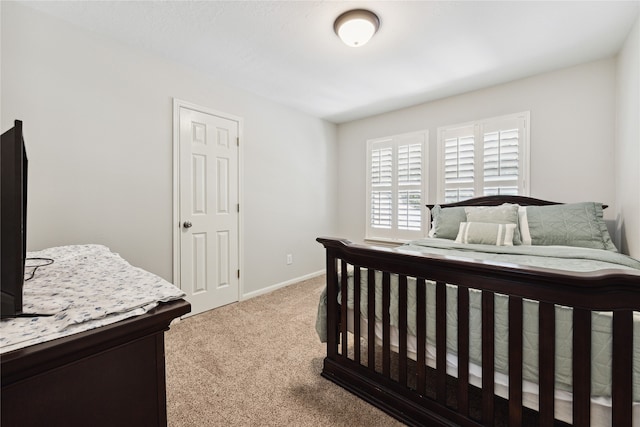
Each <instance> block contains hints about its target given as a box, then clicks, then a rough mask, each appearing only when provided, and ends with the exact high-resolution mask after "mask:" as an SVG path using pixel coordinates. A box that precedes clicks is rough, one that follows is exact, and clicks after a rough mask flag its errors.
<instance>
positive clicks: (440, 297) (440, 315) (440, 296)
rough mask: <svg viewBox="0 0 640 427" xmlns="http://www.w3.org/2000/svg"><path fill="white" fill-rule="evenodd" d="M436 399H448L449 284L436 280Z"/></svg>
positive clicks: (442, 402) (440, 400)
mask: <svg viewBox="0 0 640 427" xmlns="http://www.w3.org/2000/svg"><path fill="white" fill-rule="evenodd" d="M436 400H437V401H438V402H440V403H441V404H445V403H446V401H447V285H446V284H445V283H443V282H436Z"/></svg>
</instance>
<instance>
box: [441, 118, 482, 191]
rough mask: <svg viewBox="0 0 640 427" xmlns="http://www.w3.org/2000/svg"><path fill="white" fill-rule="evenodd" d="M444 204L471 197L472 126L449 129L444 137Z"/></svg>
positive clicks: (472, 178)
mask: <svg viewBox="0 0 640 427" xmlns="http://www.w3.org/2000/svg"><path fill="white" fill-rule="evenodd" d="M444 138H445V139H444V163H443V166H444V188H445V203H451V202H457V201H458V200H461V199H463V198H465V196H468V195H470V194H471V195H473V191H474V176H475V144H474V142H475V135H474V128H473V126H465V127H462V128H458V129H451V130H449V131H447V132H446V134H445V136H444Z"/></svg>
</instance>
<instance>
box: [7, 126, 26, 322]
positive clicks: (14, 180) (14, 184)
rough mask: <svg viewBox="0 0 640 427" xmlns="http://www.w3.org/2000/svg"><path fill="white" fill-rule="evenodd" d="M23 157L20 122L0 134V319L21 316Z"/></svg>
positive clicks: (24, 156)
mask: <svg viewBox="0 0 640 427" xmlns="http://www.w3.org/2000/svg"><path fill="white" fill-rule="evenodd" d="M27 163H28V162H27V154H26V150H25V147H24V139H23V137H22V122H21V121H20V120H16V121H15V123H14V126H13V128H11V129H9V130H8V131H6V132H4V133H3V134H2V141H1V143H0V200H1V202H2V203H1V207H0V221H1V222H0V240H1V241H2V242H1V243H2V244H1V245H0V262H1V264H0V270H1V271H0V280H2V282H1V283H0V287H1V288H2V292H1V294H2V296H1V303H2V304H1V306H0V315H1V316H2V317H3V318H4V317H15V316H19V315H20V314H22V287H23V285H24V262H25V258H26V255H27Z"/></svg>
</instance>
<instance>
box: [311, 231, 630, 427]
mask: <svg viewBox="0 0 640 427" xmlns="http://www.w3.org/2000/svg"><path fill="white" fill-rule="evenodd" d="M317 240H318V242H320V243H321V244H323V245H324V247H325V248H326V261H327V263H326V271H327V357H326V358H325V361H324V369H323V372H322V375H323V376H324V377H325V378H327V379H329V380H331V381H333V382H335V383H336V384H338V385H340V386H342V387H344V388H346V389H347V390H349V391H351V392H353V393H354V394H356V395H358V396H360V397H361V398H363V399H364V400H366V401H368V402H370V403H372V404H373V405H375V406H376V407H379V408H380V409H382V410H384V411H385V412H387V413H389V414H390V415H392V416H394V417H396V418H397V419H399V420H401V421H403V422H404V423H406V424H408V425H443V426H447V425H462V426H479V425H486V426H489V425H494V420H495V419H496V416H498V415H499V414H498V412H500V411H503V412H504V413H505V414H504V416H505V417H506V420H505V421H506V422H507V423H508V425H510V426H520V425H523V423H524V421H523V420H526V417H527V416H528V414H529V412H531V411H530V410H529V409H528V408H527V407H526V406H525V404H524V403H523V387H524V384H525V383H526V382H527V381H526V379H525V378H524V377H525V375H524V373H523V319H524V315H523V301H534V302H536V303H537V305H538V312H537V317H538V322H539V323H538V325H537V327H538V329H539V331H540V332H541V333H540V334H539V341H538V343H537V345H538V349H539V350H538V361H537V363H538V375H537V378H536V385H537V387H538V396H539V398H538V402H537V411H536V412H535V413H534V414H533V416H535V417H536V420H537V421H536V422H537V423H538V424H539V425H540V426H552V425H557V424H558V420H556V411H557V409H558V408H556V406H557V404H556V400H555V397H554V396H555V395H556V393H557V392H558V390H557V386H556V380H555V371H556V366H555V355H556V336H555V333H545V331H555V330H556V307H558V306H564V307H568V308H570V309H571V312H572V322H573V332H572V338H571V341H572V342H571V345H572V349H573V351H572V358H571V371H572V372H573V376H572V383H571V385H570V386H571V389H570V390H569V392H568V393H569V395H570V396H571V399H572V404H570V412H571V416H570V418H571V419H572V424H573V425H576V426H588V425H590V423H591V374H592V372H591V357H592V343H591V329H592V325H591V319H592V313H593V312H607V313H610V315H611V316H612V332H611V334H612V365H611V366H612V367H613V368H612V369H611V396H610V403H611V411H610V413H611V415H610V416H611V417H612V418H611V425H614V426H629V427H630V426H632V417H633V415H632V414H633V401H634V399H633V379H632V372H633V351H634V339H633V327H634V326H633V325H634V310H635V311H638V310H639V308H640V274H638V273H636V272H634V271H626V270H601V271H598V272H592V273H568V272H562V271H559V270H551V269H543V268H535V267H523V266H517V265H513V264H499V263H492V262H488V261H474V260H471V259H461V258H452V257H447V256H439V255H425V254H422V253H417V252H410V251H407V250H402V249H398V248H394V249H391V248H383V247H375V246H367V245H358V244H353V243H351V242H349V241H347V240H343V239H332V238H318V239H317ZM347 272H349V274H347ZM348 276H349V277H348ZM348 280H352V281H353V283H355V284H360V283H362V287H361V286H351V287H349V286H348ZM408 283H411V286H415V288H411V289H415V291H414V292H415V297H416V302H415V304H416V310H415V318H412V316H410V315H408V311H407V300H408V291H407V289H408V285H407V284H408ZM376 286H378V287H379V288H378V291H377V292H378V294H379V296H380V298H378V299H376ZM428 286H432V287H434V288H435V313H431V316H432V317H431V318H432V319H435V337H431V336H428V333H427V327H428V324H427V319H428V317H429V316H428V314H427V313H428V307H427V306H426V302H425V301H426V300H427V299H428V298H427V292H428ZM452 286H453V287H454V288H455V290H454V292H455V293H456V302H455V305H456V306H455V307H449V310H450V311H451V310H453V311H454V313H456V314H455V318H456V322H457V326H456V330H457V332H456V333H457V336H456V337H455V338H456V340H455V341H456V348H455V349H454V350H453V351H451V349H450V348H449V349H448V344H447V342H448V341H447V330H448V328H447V326H448V322H450V321H451V320H450V319H449V318H448V315H447V304H449V305H452V304H451V303H450V301H449V303H448V299H447V292H452V290H451V288H452ZM361 288H362V289H361ZM392 289H393V292H394V293H397V307H396V306H394V307H391V298H390V295H391V290H392ZM363 293H366V295H364V294H363ZM470 293H476V294H479V295H480V301H481V302H480V307H481V324H482V326H481V328H480V331H481V332H480V333H481V336H480V337H477V338H478V339H479V341H480V342H481V361H480V362H478V363H479V366H478V369H479V370H480V373H478V372H475V373H474V374H473V375H475V376H476V378H480V382H479V383H478V382H477V381H476V385H474V384H473V381H471V379H470V375H471V374H470V372H471V368H470V365H471V364H473V363H471V361H470V354H471V352H472V343H471V342H470V332H469V331H470V324H471V323H470V318H469V313H470ZM380 294H381V295H380ZM498 295H499V296H500V297H501V298H507V300H508V310H507V312H508V315H507V324H508V338H507V339H508V350H507V351H508V372H506V375H505V378H506V381H507V383H506V388H505V390H506V391H504V390H503V394H505V393H506V396H504V397H505V398H504V399H501V398H500V397H498V396H497V395H496V393H497V390H496V387H497V386H496V381H495V378H496V377H497V376H498V375H503V374H504V373H503V374H501V373H498V372H496V370H495V358H496V348H495V340H496V336H495V334H496V332H495V331H496V329H495V325H494V321H495V317H494V308H495V307H494V304H495V301H496V297H497V296H498ZM363 299H365V301H366V310H365V311H366V312H365V313H362V312H361V305H364V304H361V303H363ZM349 302H352V303H351V304H349ZM378 304H380V306H379V307H378V306H377V305H378ZM349 305H351V307H349ZM376 311H378V312H379V313H381V316H380V317H381V319H380V321H379V322H378V324H377V325H376V322H375V321H372V320H371V319H375V318H376ZM392 313H393V314H392ZM392 315H393V316H397V325H395V326H392V325H391V323H392V322H391V317H392ZM361 317H364V318H366V319H369V320H368V321H361V320H360V319H361ZM350 319H351V320H350ZM408 322H411V323H412V324H414V325H415V326H414V329H415V335H413V334H412V337H409V336H408V332H407V329H408V328H407V323H408ZM472 326H473V325H472ZM429 327H430V328H433V325H431V326H429ZM376 328H379V331H378V336H380V335H381V338H380V339H377V340H376V339H374V338H373V337H376ZM392 335H393V337H392ZM364 338H367V339H366V340H365V339H364ZM412 340H414V341H413V342H414V344H412V345H413V350H411V349H408V344H407V343H408V342H412ZM429 340H431V341H432V342H430V341H429ZM636 345H638V344H636ZM429 348H433V349H434V354H432V355H431V356H429V354H427V353H428V351H429V350H428V349H429ZM429 357H431V358H432V359H433V360H432V362H429V361H428V359H429ZM451 357H453V358H454V359H455V361H456V364H457V368H456V369H453V368H452V367H451V366H449V369H447V359H448V358H451ZM498 404H500V405H502V406H504V408H505V409H501V408H502V406H500V408H499V407H498V406H499V405H498ZM635 422H636V423H638V420H636V421H635Z"/></svg>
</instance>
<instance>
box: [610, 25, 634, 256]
mask: <svg viewBox="0 0 640 427" xmlns="http://www.w3.org/2000/svg"><path fill="white" fill-rule="evenodd" d="M617 59H618V60H617V75H616V77H617V79H616V83H617V109H616V110H617V125H616V129H617V135H616V175H615V177H616V197H617V199H618V214H619V216H620V221H619V223H618V225H619V228H618V232H619V234H620V235H621V240H622V241H621V250H622V251H623V252H625V253H628V254H630V255H631V256H633V257H634V258H638V259H640V65H639V64H640V17H639V18H638V20H636V24H635V26H634V27H633V29H632V30H631V32H630V33H629V36H628V37H627V40H626V42H625V45H624V46H623V48H622V50H621V51H620V54H619V55H618V58H617Z"/></svg>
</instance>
